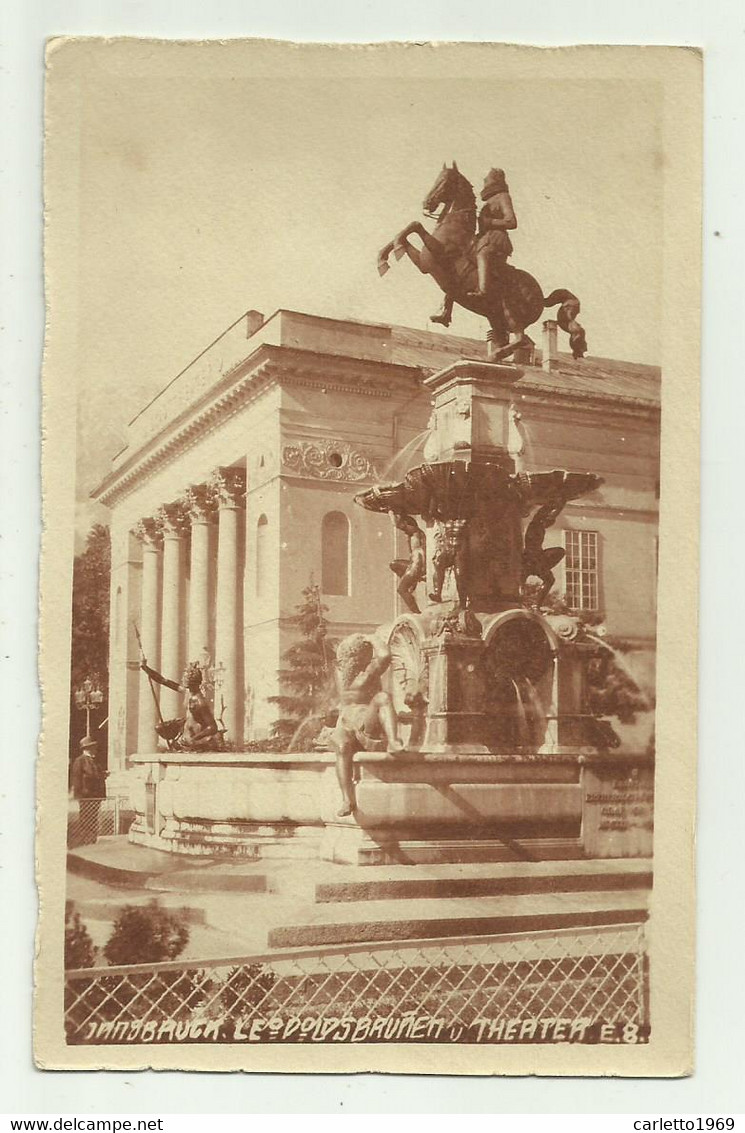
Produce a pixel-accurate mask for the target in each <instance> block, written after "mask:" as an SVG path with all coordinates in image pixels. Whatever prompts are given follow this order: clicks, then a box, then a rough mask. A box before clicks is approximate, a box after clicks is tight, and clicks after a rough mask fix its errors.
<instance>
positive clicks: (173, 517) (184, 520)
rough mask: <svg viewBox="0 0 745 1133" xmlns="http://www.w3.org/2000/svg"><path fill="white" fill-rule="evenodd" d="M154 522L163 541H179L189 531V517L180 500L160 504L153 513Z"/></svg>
mask: <svg viewBox="0 0 745 1133" xmlns="http://www.w3.org/2000/svg"><path fill="white" fill-rule="evenodd" d="M155 522H156V524H157V526H158V530H159V531H160V533H161V535H162V536H163V538H164V539H181V538H183V536H184V535H186V534H187V532H188V530H189V516H188V514H187V511H186V508H185V507H184V504H183V503H182V501H181V500H176V501H175V502H174V503H170V504H162V505H161V506H160V507H159V508H158V510H157V511H156V513H155Z"/></svg>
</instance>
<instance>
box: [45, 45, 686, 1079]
mask: <svg viewBox="0 0 745 1133" xmlns="http://www.w3.org/2000/svg"><path fill="white" fill-rule="evenodd" d="M103 42H106V43H107V44H108V45H109V48H111V47H112V46H114V45H116V46H117V47H120V48H121V52H120V54H119V58H118V62H119V63H120V65H122V66H125V67H131V66H133V65H136V60H137V56H138V54H139V53H140V52H145V53H147V54H149V53H151V52H152V51H154V50H157V51H158V53H159V57H160V60H161V61H163V62H164V63H165V62H166V58H165V57H166V56H167V57H168V58H169V59H172V58H173V56H174V54H177V53H178V52H181V51H183V50H186V51H188V52H190V54H191V58H190V65H196V63H197V62H198V63H199V64H200V65H207V66H209V65H210V63H211V58H215V57H216V55H217V54H218V53H221V61H223V60H224V59H225V53H235V52H248V51H250V53H251V66H252V69H253V74H254V75H262V74H266V75H267V76H268V75H271V74H273V73H274V74H276V73H277V67H278V66H279V65H281V66H282V67H283V69H284V71H285V72H286V71H287V68H288V67H289V68H290V69H291V71H295V69H298V70H300V69H302V70H303V73H307V72H310V73H313V72H314V71H316V72H317V73H319V74H327V73H328V69H329V67H331V66H334V67H335V68H336V71H337V73H338V74H340V75H342V74H358V73H361V72H362V71H364V73H366V74H369V75H380V77H381V78H384V77H385V75H386V74H388V73H400V70H401V68H402V67H403V66H405V70H406V74H407V75H410V76H411V77H412V78H413V77H420V76H421V77H424V76H425V75H427V76H429V77H435V76H434V75H433V69H434V68H436V76H437V77H442V76H444V75H447V74H452V75H453V76H457V75H458V74H462V73H463V63H462V60H463V58H464V56H467V57H468V69H469V73H471V74H472V75H478V73H479V70H480V69H490V68H491V67H493V62H494V52H495V51H498V52H499V53H500V67H501V69H502V73H503V74H504V75H505V78H520V77H522V78H525V77H527V76H528V75H529V74H530V73H531V71H532V70H533V69H534V67H535V66H539V67H540V69H541V70H540V75H541V78H545V77H554V78H556V77H564V78H572V77H577V75H578V74H579V71H578V65H579V66H581V74H582V77H593V76H595V77H601V76H602V77H608V78H610V77H615V78H619V77H622V78H628V79H634V80H637V81H638V80H642V79H646V80H647V81H656V82H660V83H662V85H663V89H664V123H663V131H664V179H665V187H664V223H665V244H664V267H663V323H662V343H663V350H662V372H663V391H662V437H661V446H662V447H661V451H662V457H661V492H660V496H661V499H660V505H661V506H660V548H659V582H658V623H657V630H658V702H657V778H656V797H657V803H656V814H655V886H654V892H653V900H652V912H651V924H650V966H651V973H652V975H651V1014H652V1021H653V1030H652V1036H651V1039H650V1042H649V1044H648V1045H646V1046H638V1047H628V1048H624V1047H607V1046H606V1047H599V1048H588V1047H582V1048H579V1047H576V1046H575V1047H568V1046H567V1047H561V1046H535V1047H498V1048H494V1047H489V1048H481V1047H476V1046H464V1047H457V1046H448V1047H447V1048H444V1049H443V1048H440V1047H433V1046H417V1047H412V1046H404V1045H391V1046H382V1047H381V1046H375V1047H372V1046H370V1045H364V1046H359V1047H354V1048H350V1047H342V1046H335V1047H334V1048H333V1057H331V1051H330V1049H328V1048H324V1047H321V1048H306V1047H295V1046H293V1047H288V1046H286V1045H285V1046H277V1047H260V1048H259V1047H251V1048H249V1049H247V1048H246V1047H245V1046H242V1045H241V1046H236V1045H230V1046H220V1047H206V1046H199V1047H192V1048H185V1047H179V1048H178V1049H175V1048H153V1047H150V1046H147V1047H146V1046H142V1045H140V1046H136V1047H128V1048H126V1049H123V1048H113V1047H110V1048H102V1047H96V1048H95V1053H94V1049H93V1048H86V1049H82V1048H70V1047H68V1046H67V1045H66V1043H65V1041H64V1033H63V1029H62V1017H63V1013H62V993H63V981H62V979H61V973H62V968H63V965H62V947H63V929H62V926H63V922H64V894H65V853H66V829H65V825H66V823H65V819H66V814H65V808H64V807H61V806H60V804H59V800H60V799H65V798H66V794H67V783H66V774H67V767H66V760H61V759H60V758H59V757H58V754H57V753H59V752H60V751H66V746H67V711H68V707H67V706H68V675H69V638H70V585H71V571H72V559H73V514H74V509H73V504H74V483H75V449H74V445H70V444H69V437H70V436H71V435H74V421H75V399H74V395H73V391H74V390H75V348H76V344H75V326H76V320H77V314H78V312H77V309H76V303H77V299H76V288H75V286H74V284H72V283H71V282H70V277H71V275H72V273H73V271H74V268H73V265H75V263H76V241H77V233H76V232H75V231H72V230H69V229H68V230H67V231H62V230H61V229H60V227H59V226H56V225H55V222H54V217H55V213H56V212H58V211H63V206H68V207H69V205H70V203H71V202H74V196H75V178H74V176H72V175H71V172H72V171H73V170H74V169H76V168H77V156H78V155H77V151H76V139H75V137H74V131H71V130H70V129H69V128H68V129H67V130H65V129H64V127H61V128H60V129H59V130H57V132H56V133H55V135H54V136H53V138H52V140H51V141H50V139H49V138H47V139H46V147H45V149H46V158H45V208H46V213H45V279H46V295H47V333H46V343H45V354H44V385H43V460H42V463H43V484H44V505H43V515H44V531H43V539H42V552H43V553H42V565H41V594H42V599H41V611H40V613H41V639H40V666H41V672H42V684H43V698H44V716H43V735H42V740H41V752H40V758H39V764H38V775H37V884H38V889H39V905H40V919H39V928H38V932H37V957H36V964H35V1018H34V1036H35V1038H34V1046H35V1058H36V1062H37V1065H38V1066H39V1067H40V1068H43V1069H59V1070H63V1069H69V1070H73V1069H97V1068H100V1069H119V1070H135V1069H146V1068H149V1067H152V1068H158V1069H182V1070H189V1069H191V1070H202V1071H210V1072H214V1071H233V1070H246V1071H252V1072H262V1073H267V1072H276V1073H287V1072H292V1073H307V1072H320V1073H348V1072H365V1071H377V1072H385V1073H399V1074H400V1073H402V1072H405V1073H417V1074H438V1073H443V1072H446V1073H449V1074H463V1075H492V1074H506V1075H520V1076H522V1075H529V1074H541V1075H549V1074H550V1075H614V1076H615V1075H622V1076H629V1077H631V1076H634V1077H670V1076H681V1075H685V1074H688V1073H691V1071H692V1066H693V1055H692V1046H693V991H694V854H695V842H694V822H695V782H696V779H695V752H696V740H695V737H696V652H695V649H694V648H692V642H694V641H695V630H696V625H697V598H698V451H699V408H698V406H699V381H698V377H699V342H700V249H701V194H700V186H701V160H702V146H701V113H702V91H701V63H702V56H701V53H700V52H699V51H698V50H697V49H693V48H689V47H685V48H684V47H678V48H676V47H653V46H643V47H631V46H629V47H626V46H623V47H617V46H613V47H603V46H588V45H579V46H576V47H561V48H556V49H546V48H538V47H524V46H512V45H511V46H508V45H497V44H471V43H469V44H457V45H456V44H445V43H438V44H426V45H421V44H387V45H382V44H375V45H359V44H358V45H328V46H327V45H322V44H312V45H301V44H296V43H283V42H280V41H256V40H254V41H250V40H232V41H229V42H227V43H217V42H204V43H198V42H196V41H193V42H189V41H169V40H139V39H132V38H127V39H120V40H106V41H104V40H101V39H97V38H93V37H85V38H82V39H75V38H63V39H55V40H53V41H51V42H50V44H49V46H48V51H47V93H46V123H47V129H48V128H49V124H50V123H60V122H63V121H64V114H65V113H70V111H71V109H72V108H73V107H74V105H75V100H76V98H77V97H79V91H78V87H77V81H76V75H77V74H78V73H79V70H80V69H81V68H83V67H85V66H86V65H88V63H89V62H91V57H90V54H88V59H86V54H87V53H90V52H95V51H96V49H97V48H98V47H99V46H100V44H102V43H103ZM288 48H291V49H292V51H291V53H290V54H289V55H288V54H287V49H288ZM350 48H352V50H350ZM354 48H356V49H354ZM433 49H434V50H433ZM197 55H198V59H197V58H196V57H197ZM208 56H209V57H211V58H208ZM107 62H109V63H110V62H111V56H110V55H109V56H108V57H107ZM95 65H96V63H95V60H93V61H92V66H93V67H95ZM50 77H51V82H50ZM72 117H73V118H74V115H73V116H72ZM71 134H72V135H73V136H70V135H71ZM620 307H621V304H619V309H620ZM619 317H622V316H621V315H619Z"/></svg>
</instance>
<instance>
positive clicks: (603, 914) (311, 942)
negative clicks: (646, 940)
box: [268, 889, 648, 948]
mask: <svg viewBox="0 0 745 1133" xmlns="http://www.w3.org/2000/svg"><path fill="white" fill-rule="evenodd" d="M647 898H648V893H647V891H646V890H645V889H632V890H619V891H616V892H611V893H607V892H603V893H596V892H584V893H580V892H573V893H550V894H548V893H545V894H538V895H536V894H534V893H530V894H519V895H509V896H501V897H479V898H473V897H457V898H452V897H451V898H434V899H428V900H425V901H424V902H423V903H422V902H419V901H418V900H417V901H412V902H411V907H410V908H406V909H402V907H401V904H400V903H399V902H396V904H394V905H393V906H392V905H391V903H390V901H388V900H378V901H359V902H356V903H352V902H349V903H346V904H344V905H343V907H340V905H339V904H338V903H333V902H329V903H322V904H317V905H314V906H311V907H310V908H309V909H308V910H307V916H306V917H304V918H303V921H302V922H300V923H296V924H293V925H283V926H280V927H277V928H273V929H271V931H270V932H269V937H268V943H269V947H271V948H292V947H312V946H316V945H331V944H347V943H364V942H367V941H370V942H372V941H383V940H385V941H391V940H406V939H408V940H412V939H426V938H434V937H447V936H453V937H459V936H476V935H479V936H481V935H490V934H497V933H512V932H535V931H538V930H541V929H558V928H579V927H587V926H592V925H609V924H633V923H638V922H641V921H643V920H645V919H646V917H647Z"/></svg>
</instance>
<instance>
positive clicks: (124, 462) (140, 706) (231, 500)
mask: <svg viewBox="0 0 745 1133" xmlns="http://www.w3.org/2000/svg"><path fill="white" fill-rule="evenodd" d="M542 347H543V348H542V350H541V351H537V352H536V354H535V356H533V357H532V358H530V359H528V361H527V362H526V363H521V365H520V368H521V369H522V370H523V371H524V373H523V376H522V377H521V378H520V379H519V381H518V382H517V383H516V384H515V386H514V403H513V405H512V407H511V410H510V421H511V437H512V442H511V449H510V452H511V455H512V457H513V459H514V461H515V466H516V469H517V470H518V471H519V470H520V469H521V468H522V469H525V470H529V471H538V472H540V471H548V470H551V469H555V468H566V469H568V470H571V471H573V472H594V473H596V474H598V475H600V476H602V477H603V480H604V483H603V485H602V487H601V488H600V489H599V490H598V491H596V492H594V493H593V494H592V496H591V497H588V498H587V499H584V500H582V499H580V500H577V501H575V502H574V503H570V504H568V505H567V506H566V508H565V509H564V511H563V512H562V513H561V515H560V517H559V520H558V522H557V524H556V527H555V528H552V529H551V530H550V531H549V533H548V537H547V539H546V545H547V546H548V545H551V544H557V545H558V544H560V543H561V544H563V545H564V546H565V548H566V557H565V559H564V561H563V563H562V564H560V566H559V567H558V568H557V569H556V576H557V584H556V588H555V592H556V593H558V594H559V595H560V596H563V597H564V598H565V600H566V602H567V603H568V605H569V606H570V607H571V608H572V609H575V610H582V611H591V612H593V614H594V616H596V617H597V618H602V621H603V624H604V626H605V630H606V633H607V637H608V640H609V641H616V640H618V641H621V640H622V641H623V646H624V650H625V653H624V656H625V657H626V659H627V663H628V664H629V665H630V666H631V667H632V668H633V669H634V672H635V673H636V674H638V675H639V676H640V679H641V680H642V682H643V683H644V684H646V685H651V683H652V681H653V671H654V664H653V660H654V624H655V591H656V548H657V522H658V485H659V388H660V374H659V370H658V369H657V368H655V367H652V366H646V365H640V364H635V363H627V362H622V361H615V360H609V359H602V358H592V357H590V358H585V359H582V360H579V361H574V360H573V359H572V358H571V357H570V356H568V355H564V354H560V353H558V352H557V349H556V325H555V323H551V322H548V323H547V324H545V326H544V337H543V344H542ZM484 357H485V347H484V344H483V343H480V342H478V341H475V340H470V339H465V338H459V337H456V336H453V335H446V334H441V333H437V332H429V331H421V330H413V329H410V328H406V327H398V326H385V325H380V324H371V323H362V322H352V321H338V320H333V319H327V318H320V317H316V316H312V315H307V314H300V313H297V312H294V311H284V310H279V311H276V312H275V313H274V314H273V315H272V316H271V317H270V318H267V319H263V317H262V316H261V315H260V314H259V313H258V312H256V311H249V312H248V313H247V314H245V315H244V316H242V317H241V318H240V319H239V320H238V321H237V322H236V323H234V324H233V325H232V326H231V327H229V328H228V330H226V331H225V333H224V334H222V335H221V336H220V337H219V338H218V339H217V340H216V341H215V342H214V343H212V345H210V346H209V347H208V348H207V349H206V350H204V351H203V352H202V353H201V354H200V355H199V356H198V357H197V358H196V359H195V360H194V361H193V362H192V363H191V364H190V365H189V366H187V367H186V369H184V370H183V371H182V372H181V373H180V374H178V375H177V376H176V377H175V378H173V379H172V380H171V381H170V382H168V384H166V385H165V386H164V388H163V389H162V391H161V392H160V393H159V394H158V395H157V396H156V397H155V398H153V400H152V401H151V402H150V403H149V404H148V405H146V406H144V407H143V408H142V410H141V411H140V412H139V414H138V415H137V416H136V417H135V418H134V419H133V420H132V421H131V422H130V424H129V426H128V429H127V436H126V444H125V446H124V448H123V449H122V450H121V451H120V452H119V453H118V455H117V456H116V457H115V458H114V460H113V462H112V468H111V471H110V473H109V474H108V476H107V477H106V478H105V480H104V481H103V483H102V484H101V485H100V486H99V487H98V488H97V489H96V491H95V492H94V493H93V495H94V497H95V498H96V499H97V500H99V501H100V502H101V503H103V504H104V505H106V506H107V507H108V508H109V509H110V512H111V519H110V526H111V538H112V574H111V622H110V624H111V642H110V669H109V672H110V690H109V720H110V725H109V728H110V731H109V735H110V742H109V769H110V771H111V772H112V773H113V779H112V783H113V784H114V785H115V784H116V772H118V771H124V770H126V768H127V766H128V759H129V757H130V756H131V755H132V754H133V753H135V752H141V753H142V752H147V751H152V750H153V748H154V745H155V730H154V728H155V722H156V712H157V711H158V709H157V708H156V704H155V701H154V698H153V695H152V690H151V688H150V686H149V683H148V681H147V679H146V678H145V677H144V675H143V674H142V673H141V672H140V670H139V659H140V651H139V645H138V641H137V635H136V632H135V629H137V631H138V632H139V635H140V639H141V642H142V648H143V650H144V652H145V655H146V657H147V660H148V663H149V664H150V665H151V666H153V667H154V668H156V669H159V670H160V671H161V672H163V673H164V674H165V675H166V676H168V677H170V678H172V679H179V677H180V674H181V672H182V670H183V668H184V665H185V663H186V662H188V661H190V660H200V661H201V662H202V663H203V664H204V665H205V666H206V669H207V671H208V673H209V674H210V682H211V684H212V685H213V686H214V697H215V706H216V714H217V713H218V709H219V710H220V711H221V712H222V716H223V723H224V726H225V728H226V729H227V737H228V739H229V740H230V742H231V745H233V746H234V747H235V749H236V750H240V748H241V745H242V744H244V743H245V742H246V741H249V740H252V741H253V740H260V739H262V738H264V737H266V736H267V735H268V734H269V733H270V730H271V726H272V723H273V721H274V720H275V719H276V717H277V714H278V713H277V708H276V706H275V705H272V704H271V703H269V702H268V697H270V696H272V695H273V694H276V693H277V692H278V691H279V688H278V675H277V674H278V670H279V668H280V666H281V664H282V661H281V658H282V653H283V651H284V650H285V649H286V648H287V647H288V645H290V644H291V642H292V640H293V635H294V632H295V631H294V630H293V628H292V627H291V626H288V625H287V618H288V616H290V615H291V614H292V613H293V612H294V610H295V607H296V605H297V604H298V602H299V601H300V600H301V594H302V590H303V588H304V587H305V586H307V585H308V583H309V581H310V580H311V578H312V579H314V580H315V581H316V582H318V583H319V584H320V587H321V591H322V594H323V601H324V603H325V604H326V605H327V607H328V619H329V622H330V632H331V634H332V635H333V636H334V637H336V638H338V637H341V636H343V635H345V634H346V633H349V632H352V631H353V630H358V629H361V630H368V631H370V630H373V629H374V628H375V627H377V626H379V625H381V624H383V623H389V622H391V621H392V620H393V618H394V617H395V616H396V615H397V613H399V612H400V611H401V602H400V599H399V598H398V597H397V594H396V583H397V579H396V578H395V576H394V575H393V573H392V572H391V571H390V570H389V568H388V563H389V562H390V560H391V559H393V558H396V557H401V556H403V555H405V553H406V548H405V541H404V540H403V537H402V536H401V535H400V533H398V532H396V531H395V529H394V528H393V525H392V524H391V522H390V521H389V519H388V517H387V516H385V515H383V516H379V515H375V514H372V513H370V512H365V511H363V510H362V509H361V508H359V507H357V506H356V505H355V504H354V502H353V498H354V496H355V494H356V493H357V492H359V491H361V490H363V489H365V488H368V487H370V486H371V485H372V484H374V483H376V482H380V481H384V480H396V479H401V478H402V477H403V475H404V474H405V473H406V471H407V470H408V468H409V467H411V466H412V465H416V464H419V463H421V462H422V461H423V460H424V459H425V458H426V436H427V434H426V430H427V423H428V420H429V415H430V408H431V407H430V397H429V393H428V391H427V389H426V388H425V387H424V386H423V384H422V379H423V378H424V377H426V376H428V375H429V374H432V373H434V372H436V371H438V370H440V369H442V368H443V367H446V366H448V365H450V364H452V363H453V362H455V361H457V360H459V359H461V358H475V359H483V358H484ZM159 709H160V712H161V713H162V715H163V717H164V718H166V719H167V718H169V717H174V716H177V715H179V714H180V712H181V704H180V695H179V694H178V693H176V692H172V691H171V690H168V689H161V690H160V702H159Z"/></svg>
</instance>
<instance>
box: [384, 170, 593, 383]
mask: <svg viewBox="0 0 745 1133" xmlns="http://www.w3.org/2000/svg"><path fill="white" fill-rule="evenodd" d="M440 206H442V208H441V211H440V212H439V214H436V213H435V210H436V209H437V208H439V207H440ZM423 208H424V212H425V214H426V215H427V216H429V217H431V218H433V219H435V220H436V221H437V224H436V225H435V229H434V232H432V233H430V232H428V231H427V229H426V228H425V227H424V225H423V224H421V223H420V222H419V221H418V220H414V221H412V222H411V224H408V225H407V226H406V228H404V229H402V231H401V232H399V234H398V235H397V236H396V237H395V238H394V239H393V240H391V242H390V243H389V244H386V246H385V247H384V248H382V249H381V251H380V253H379V255H378V271H379V272H380V274H381V275H385V273H386V272H387V271H388V269H389V267H390V264H389V262H388V257H389V256H390V254H391V252H392V253H393V255H394V256H395V257H396V259H397V260H400V259H401V257H402V256H403V255H407V256H408V257H409V259H410V260H411V262H412V263H413V264H415V266H416V267H418V268H419V271H420V272H422V274H424V275H431V276H432V278H433V279H434V281H435V283H436V284H437V285H438V287H440V289H441V290H442V291H444V292H445V295H446V297H447V298H446V307H445V308H443V311H442V312H440V313H439V314H438V315H435V316H433V319H434V321H435V322H440V323H442V324H443V325H444V326H447V325H448V324H449V322H450V314H449V310H448V306H449V303H450V300H454V301H455V302H456V303H459V304H460V305H461V307H465V308H466V309H467V310H469V311H473V312H474V313H475V314H477V315H482V316H483V317H484V318H485V319H487V320H488V323H489V332H488V334H487V341H488V343H489V358H490V360H491V361H499V360H500V359H502V358H507V357H509V355H510V354H513V353H514V352H515V351H516V350H519V349H520V348H521V347H523V346H532V345H533V343H532V339H530V338H529V337H528V336H527V335H526V334H525V329H526V327H529V326H531V325H532V324H533V323H534V322H536V321H537V320H538V319H539V318H540V316H541V314H542V312H543V311H544V309H545V308H546V307H555V306H556V305H557V304H560V306H559V310H558V312H557V315H556V319H557V322H558V324H559V326H560V327H561V328H562V330H564V331H566V332H567V334H568V335H569V344H570V346H571V348H572V354H573V356H574V357H575V358H582V357H583V355H584V354H585V353H586V352H587V340H586V338H585V332H584V329H583V328H582V326H581V325H580V324H579V323H578V322H577V315H578V314H579V299H578V298H577V296H576V295H573V294H572V292H571V291H566V290H564V289H559V290H557V291H552V292H551V294H550V295H548V296H545V297H544V295H543V290H542V288H541V286H540V284H539V283H538V281H537V280H536V279H534V277H533V276H532V275H530V274H529V273H528V272H526V271H521V270H520V269H519V268H514V267H512V266H509V265H506V264H505V265H504V266H503V267H502V268H501V269H500V270H499V272H498V273H497V275H496V278H495V279H494V280H493V283H492V286H491V288H490V289H489V291H488V292H487V294H486V295H483V296H482V295H479V294H478V292H477V294H475V295H474V294H473V292H474V291H477V288H478V279H477V269H476V255H475V244H476V199H475V196H474V192H473V188H472V186H471V183H470V181H468V179H467V178H466V177H464V176H463V174H462V173H461V172H460V171H459V169H458V167H457V165H456V164H455V162H453V164H452V165H451V166H447V165H443V167H442V170H441V172H440V174H439V176H438V178H437V180H436V181H435V183H434V185H433V187H432V189H431V190H430V192H429V193H428V194H427V196H426V197H425V199H424V205H423ZM412 235H417V236H419V237H420V239H421V241H422V244H423V247H421V248H418V247H416V246H415V245H414V244H412V243H411V242H410V241H409V237H410V236H412ZM510 336H512V341H510Z"/></svg>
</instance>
